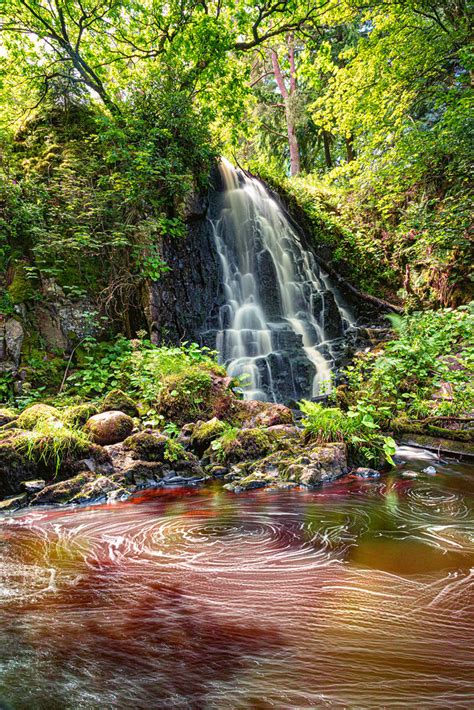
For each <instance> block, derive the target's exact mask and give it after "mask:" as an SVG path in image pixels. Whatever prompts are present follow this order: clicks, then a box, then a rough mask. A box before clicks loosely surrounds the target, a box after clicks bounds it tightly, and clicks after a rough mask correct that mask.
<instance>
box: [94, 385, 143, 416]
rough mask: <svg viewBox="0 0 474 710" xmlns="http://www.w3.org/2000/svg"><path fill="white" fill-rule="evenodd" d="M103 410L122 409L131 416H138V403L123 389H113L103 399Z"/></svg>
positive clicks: (101, 409)
mask: <svg viewBox="0 0 474 710" xmlns="http://www.w3.org/2000/svg"><path fill="white" fill-rule="evenodd" d="M100 411H101V412H112V411H120V412H125V414H128V415H129V417H138V409H137V405H136V404H135V402H134V401H133V399H132V398H131V397H129V395H128V394H125V392H122V390H111V391H110V392H109V393H108V394H107V395H106V396H105V397H104V399H103V401H102V406H101V408H100Z"/></svg>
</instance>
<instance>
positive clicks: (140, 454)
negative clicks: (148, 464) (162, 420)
mask: <svg viewBox="0 0 474 710" xmlns="http://www.w3.org/2000/svg"><path fill="white" fill-rule="evenodd" d="M169 442H170V439H169V438H168V437H167V436H164V435H163V434H161V433H160V432H157V431H153V430H152V429H146V430H145V431H139V432H138V433H137V434H132V435H131V436H129V437H128V438H127V439H125V441H124V442H123V447H124V449H125V450H126V451H130V452H131V456H132V458H133V459H141V460H143V461H160V462H161V463H163V462H164V461H165V459H166V452H167V448H168V445H169Z"/></svg>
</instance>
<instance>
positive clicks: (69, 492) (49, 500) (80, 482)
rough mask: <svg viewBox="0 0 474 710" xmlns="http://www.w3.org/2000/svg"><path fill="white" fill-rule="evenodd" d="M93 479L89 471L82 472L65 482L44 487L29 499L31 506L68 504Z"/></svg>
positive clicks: (93, 476)
mask: <svg viewBox="0 0 474 710" xmlns="http://www.w3.org/2000/svg"><path fill="white" fill-rule="evenodd" d="M94 479H95V475H94V474H93V473H91V471H83V472H81V473H79V474H77V475H76V476H74V477H73V478H69V479H67V480H66V481H59V482H58V483H52V484H51V485H49V486H45V487H44V488H43V489H42V490H41V491H39V492H38V493H36V494H35V495H34V496H33V498H32V499H31V502H30V504H31V505H53V504H58V503H69V502H70V501H71V500H72V499H73V498H74V496H76V495H78V494H79V493H80V491H81V490H82V488H83V487H84V486H85V485H86V484H87V483H89V482H91V481H93V480H94Z"/></svg>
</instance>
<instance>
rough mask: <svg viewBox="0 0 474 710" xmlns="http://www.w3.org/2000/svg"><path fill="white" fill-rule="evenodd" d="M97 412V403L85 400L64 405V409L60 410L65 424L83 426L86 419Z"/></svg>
mask: <svg viewBox="0 0 474 710" xmlns="http://www.w3.org/2000/svg"><path fill="white" fill-rule="evenodd" d="M97 413H98V408H97V405H96V404H93V403H92V402H86V403H84V404H76V405H73V406H71V407H66V409H63V410H62V411H61V418H62V420H63V422H64V423H65V424H66V426H72V427H79V426H84V424H85V423H86V422H87V420H88V419H90V418H91V417H92V416H94V414H97Z"/></svg>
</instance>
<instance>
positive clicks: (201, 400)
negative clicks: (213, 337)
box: [157, 366, 238, 426]
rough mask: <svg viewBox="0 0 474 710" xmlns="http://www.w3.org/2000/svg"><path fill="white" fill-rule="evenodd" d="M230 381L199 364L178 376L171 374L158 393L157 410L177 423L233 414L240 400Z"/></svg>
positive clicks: (180, 424)
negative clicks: (230, 387)
mask: <svg viewBox="0 0 474 710" xmlns="http://www.w3.org/2000/svg"><path fill="white" fill-rule="evenodd" d="M230 383H231V380H230V378H228V377H223V376H222V375H217V374H215V373H214V372H213V371H212V370H209V369H203V368H200V367H198V366H196V367H192V368H189V370H187V371H186V372H183V373H180V374H177V375H168V376H167V377H165V378H164V380H163V386H162V389H161V391H160V394H159V396H158V401H157V410H158V412H159V413H160V414H161V415H162V416H164V417H165V419H168V420H169V421H172V422H174V423H175V424H177V425H178V426H182V425H183V424H186V423H189V422H194V421H196V420H197V419H211V418H212V417H214V416H218V417H220V418H224V417H221V413H222V414H223V415H225V416H226V417H230V416H231V413H232V409H233V406H234V405H235V403H236V402H238V400H237V398H236V396H235V394H234V393H233V392H232V390H231V389H229V386H230Z"/></svg>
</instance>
